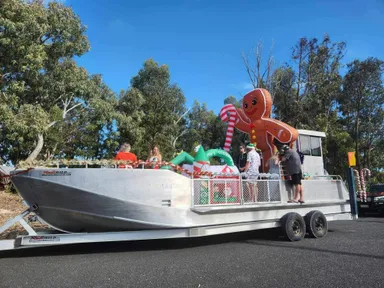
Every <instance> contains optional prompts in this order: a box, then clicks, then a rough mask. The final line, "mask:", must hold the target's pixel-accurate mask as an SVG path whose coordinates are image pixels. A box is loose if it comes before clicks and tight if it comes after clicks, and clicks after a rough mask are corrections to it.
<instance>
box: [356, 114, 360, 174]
mask: <svg viewBox="0 0 384 288" xmlns="http://www.w3.org/2000/svg"><path fill="white" fill-rule="evenodd" d="M359 122H360V119H359V113H358V114H357V119H356V127H355V133H356V134H355V135H356V139H355V141H356V142H355V150H356V167H357V169H358V170H359V171H360V169H361V167H360V152H359V136H358V135H359Z"/></svg>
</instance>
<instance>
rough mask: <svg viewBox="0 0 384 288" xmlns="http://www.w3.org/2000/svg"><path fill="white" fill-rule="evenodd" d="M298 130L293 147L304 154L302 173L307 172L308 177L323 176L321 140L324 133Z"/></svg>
mask: <svg viewBox="0 0 384 288" xmlns="http://www.w3.org/2000/svg"><path fill="white" fill-rule="evenodd" d="M298 131H299V138H298V139H297V140H296V141H295V143H294V149H297V150H298V151H300V152H301V153H303V155H304V162H303V165H302V170H303V174H305V173H307V174H309V176H310V177H313V176H324V175H325V170H324V161H323V149H322V145H321V141H322V139H323V138H325V133H324V132H319V131H312V130H298Z"/></svg>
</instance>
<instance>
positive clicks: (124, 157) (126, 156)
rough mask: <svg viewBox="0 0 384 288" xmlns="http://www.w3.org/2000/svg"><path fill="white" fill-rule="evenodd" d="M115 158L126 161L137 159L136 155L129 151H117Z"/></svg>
mask: <svg viewBox="0 0 384 288" xmlns="http://www.w3.org/2000/svg"><path fill="white" fill-rule="evenodd" d="M115 160H126V161H132V162H135V161H137V157H136V155H135V154H133V153H131V152H119V153H117V155H116V157H115Z"/></svg>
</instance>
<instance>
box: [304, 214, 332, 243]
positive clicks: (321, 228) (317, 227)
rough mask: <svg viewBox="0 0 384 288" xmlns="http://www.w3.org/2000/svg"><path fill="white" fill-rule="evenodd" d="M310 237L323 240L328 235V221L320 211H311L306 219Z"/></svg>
mask: <svg viewBox="0 0 384 288" xmlns="http://www.w3.org/2000/svg"><path fill="white" fill-rule="evenodd" d="M304 219H305V226H306V228H307V232H308V234H309V236H311V237H313V238H322V237H324V236H325V235H327V233H328V221H327V218H325V216H324V214H323V213H321V212H320V211H316V210H315V211H311V212H309V213H308V214H307V215H305V217H304Z"/></svg>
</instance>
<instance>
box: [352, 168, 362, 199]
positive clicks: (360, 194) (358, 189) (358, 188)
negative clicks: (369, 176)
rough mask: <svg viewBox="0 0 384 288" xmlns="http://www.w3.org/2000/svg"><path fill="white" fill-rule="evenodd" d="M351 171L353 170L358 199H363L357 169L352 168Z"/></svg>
mask: <svg viewBox="0 0 384 288" xmlns="http://www.w3.org/2000/svg"><path fill="white" fill-rule="evenodd" d="M353 172H355V176H356V177H355V179H356V182H357V193H358V194H359V197H360V201H363V190H362V189H361V183H360V175H359V171H358V170H356V169H354V170H353Z"/></svg>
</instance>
